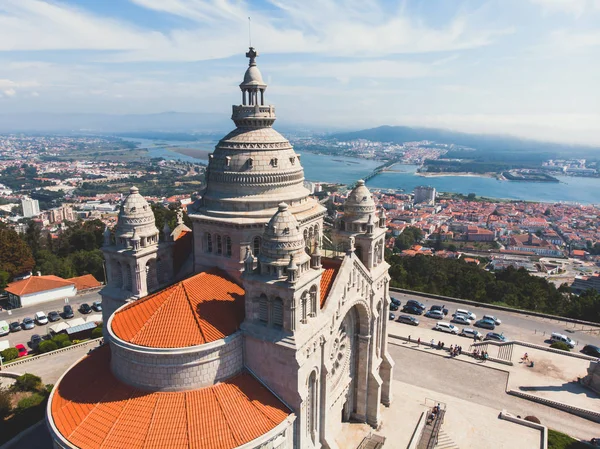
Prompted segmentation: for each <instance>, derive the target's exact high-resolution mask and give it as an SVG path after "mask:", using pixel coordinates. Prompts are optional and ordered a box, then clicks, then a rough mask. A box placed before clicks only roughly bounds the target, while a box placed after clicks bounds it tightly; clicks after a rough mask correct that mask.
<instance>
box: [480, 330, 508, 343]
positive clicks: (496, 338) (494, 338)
mask: <svg viewBox="0 0 600 449" xmlns="http://www.w3.org/2000/svg"><path fill="white" fill-rule="evenodd" d="M483 340H484V341H486V340H492V341H499V342H505V341H508V339H507V338H506V337H505V336H504V335H502V334H499V333H497V332H488V333H487V335H486V336H485V338H484V339H483Z"/></svg>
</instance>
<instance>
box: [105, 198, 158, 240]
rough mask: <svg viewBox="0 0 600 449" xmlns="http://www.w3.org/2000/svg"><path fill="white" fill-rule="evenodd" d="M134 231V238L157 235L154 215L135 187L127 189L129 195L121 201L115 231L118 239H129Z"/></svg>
mask: <svg viewBox="0 0 600 449" xmlns="http://www.w3.org/2000/svg"><path fill="white" fill-rule="evenodd" d="M134 229H135V234H136V237H138V238H145V237H151V236H155V235H158V229H157V228H156V225H155V223H154V213H153V212H152V208H151V207H150V205H149V204H148V201H146V200H145V199H144V197H143V196H142V195H140V191H139V189H138V188H137V187H131V189H129V195H127V197H126V198H125V201H123V204H122V205H121V210H120V211H119V221H118V222H117V227H116V230H115V236H116V238H117V242H118V241H119V240H118V239H130V238H132V237H133V230H134Z"/></svg>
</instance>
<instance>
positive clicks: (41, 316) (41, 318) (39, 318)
mask: <svg viewBox="0 0 600 449" xmlns="http://www.w3.org/2000/svg"><path fill="white" fill-rule="evenodd" d="M33 317H34V319H35V322H36V323H38V324H39V325H40V326H42V325H44V324H48V318H47V317H46V314H45V313H44V312H35V315H34V316H33Z"/></svg>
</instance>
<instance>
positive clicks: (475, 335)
mask: <svg viewBox="0 0 600 449" xmlns="http://www.w3.org/2000/svg"><path fill="white" fill-rule="evenodd" d="M458 335H460V336H461V337H469V338H472V339H474V340H483V334H482V333H481V332H479V331H478V330H476V329H472V328H470V327H465V328H464V329H463V330H462V331H460V334H458Z"/></svg>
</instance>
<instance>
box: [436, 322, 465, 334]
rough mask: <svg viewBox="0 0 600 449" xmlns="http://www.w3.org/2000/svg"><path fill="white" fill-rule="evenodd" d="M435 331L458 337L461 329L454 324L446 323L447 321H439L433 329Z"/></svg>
mask: <svg viewBox="0 0 600 449" xmlns="http://www.w3.org/2000/svg"><path fill="white" fill-rule="evenodd" d="M433 330H434V331H440V332H448V333H450V334H454V335H458V332H459V329H458V327H456V326H455V325H454V324H450V323H446V322H445V321H438V322H437V323H435V326H434V327H433Z"/></svg>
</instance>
